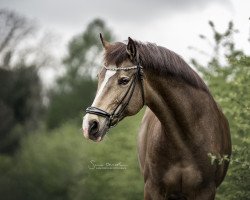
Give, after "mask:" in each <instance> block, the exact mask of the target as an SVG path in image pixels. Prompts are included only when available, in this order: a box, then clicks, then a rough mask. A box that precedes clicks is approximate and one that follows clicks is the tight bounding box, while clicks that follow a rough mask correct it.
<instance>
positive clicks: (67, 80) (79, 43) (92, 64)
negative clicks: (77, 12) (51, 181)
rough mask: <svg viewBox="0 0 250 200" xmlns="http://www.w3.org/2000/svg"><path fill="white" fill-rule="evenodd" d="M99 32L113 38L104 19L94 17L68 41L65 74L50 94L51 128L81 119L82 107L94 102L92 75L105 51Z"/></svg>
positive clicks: (49, 120)
mask: <svg viewBox="0 0 250 200" xmlns="http://www.w3.org/2000/svg"><path fill="white" fill-rule="evenodd" d="M99 33H103V34H104V36H105V38H107V39H108V40H113V38H114V37H113V35H112V33H111V31H110V30H109V29H108V28H107V26H106V24H105V22H104V21H102V20H101V19H95V20H93V21H92V22H91V23H90V24H89V25H88V26H87V28H86V30H85V31H84V32H83V33H81V34H79V35H76V36H75V37H73V39H72V40H71V41H70V42H69V45H68V55H67V56H66V57H65V58H64V59H63V64H64V66H65V73H64V74H63V75H62V76H60V77H58V79H57V84H56V88H55V89H53V90H52V91H51V94H50V105H49V107H48V114H47V117H46V122H47V127H48V128H55V127H57V126H59V125H60V124H62V123H63V122H65V121H67V120H69V119H75V118H78V119H81V117H80V115H82V111H83V108H84V107H86V106H87V105H89V104H90V103H91V101H92V99H93V97H94V95H95V91H96V80H95V79H94V78H93V74H96V70H97V69H98V68H99V66H100V62H99V63H98V61H100V58H101V51H102V45H101V42H100V39H99ZM98 58H99V59H98Z"/></svg>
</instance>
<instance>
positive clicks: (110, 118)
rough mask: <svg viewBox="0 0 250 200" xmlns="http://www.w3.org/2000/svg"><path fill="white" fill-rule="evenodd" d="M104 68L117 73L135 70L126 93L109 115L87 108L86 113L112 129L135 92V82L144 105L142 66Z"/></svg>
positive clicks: (96, 109) (95, 108) (102, 111)
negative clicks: (104, 120)
mask: <svg viewBox="0 0 250 200" xmlns="http://www.w3.org/2000/svg"><path fill="white" fill-rule="evenodd" d="M105 68H106V70H112V71H118V70H124V71H128V70H135V69H136V72H135V73H134V75H133V80H132V82H131V84H130V85H129V87H128V89H127V91H126V93H125V94H124V95H123V97H122V98H121V100H120V102H119V104H118V105H117V106H116V108H115V109H114V110H113V111H112V112H111V113H108V112H106V111H105V110H102V109H100V108H97V107H88V108H87V109H86V113H89V114H94V115H98V116H101V117H104V118H106V120H107V125H108V128H112V127H114V126H116V125H117V124H118V122H119V121H120V119H121V116H122V114H123V112H124V111H125V109H126V108H127V106H128V104H129V102H130V100H131V98H132V96H133V93H134V91H135V85H136V83H137V82H138V83H139V84H140V87H141V94H142V104H143V105H144V101H145V100H144V88H143V68H142V66H140V63H139V62H138V64H137V65H136V66H133V67H119V68H116V67H114V68H108V67H105ZM114 119H116V120H115V121H114Z"/></svg>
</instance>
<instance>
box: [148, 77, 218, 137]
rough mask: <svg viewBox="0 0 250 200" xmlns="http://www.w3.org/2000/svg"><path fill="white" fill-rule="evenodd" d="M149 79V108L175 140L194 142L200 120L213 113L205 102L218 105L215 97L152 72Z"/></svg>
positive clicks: (182, 82)
mask: <svg viewBox="0 0 250 200" xmlns="http://www.w3.org/2000/svg"><path fill="white" fill-rule="evenodd" d="M145 77H146V78H145V99H146V105H147V106H148V107H149V108H150V109H151V110H152V111H153V112H154V114H155V115H156V116H157V118H158V119H159V120H160V122H161V124H162V127H163V129H164V130H165V133H167V134H168V135H172V136H173V137H172V139H173V140H179V139H178V138H182V139H183V140H188V138H190V139H191V140H194V139H193V138H194V137H193V136H195V134H197V132H198V131H199V129H198V128H197V131H196V128H195V127H196V125H197V120H198V119H200V117H201V116H202V117H203V116H204V112H209V111H208V109H207V108H204V103H205V102H206V103H208V104H209V105H210V104H211V105H212V104H214V101H213V100H212V99H211V96H210V95H209V94H208V93H207V92H206V91H204V90H202V89H199V88H195V87H193V86H191V85H189V84H187V83H186V82H185V81H183V80H181V79H178V78H177V77H173V76H169V77H161V76H156V75H154V74H152V73H146V76H145ZM211 100H212V101H211ZM212 106H213V105H212ZM196 138H197V137H196Z"/></svg>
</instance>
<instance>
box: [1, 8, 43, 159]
mask: <svg viewBox="0 0 250 200" xmlns="http://www.w3.org/2000/svg"><path fill="white" fill-rule="evenodd" d="M0 18H1V20H0V30H1V31H0V153H6V154H13V153H14V152H15V151H16V150H17V148H18V147H19V142H20V138H21V137H22V136H23V135H24V134H26V133H27V132H28V131H31V130H34V129H35V128H37V125H38V123H39V120H40V119H41V118H40V117H41V114H42V109H43V105H42V95H41V92H42V85H41V81H40V77H39V75H38V67H39V66H38V64H37V63H28V62H26V61H27V56H28V55H29V54H31V53H32V52H30V51H28V53H25V54H23V53H22V55H21V53H20V52H18V51H17V50H16V49H17V47H18V45H19V44H20V43H21V42H22V41H24V40H25V39H27V38H30V34H31V33H34V26H33V24H32V23H31V22H30V21H29V20H27V19H26V18H25V17H22V16H19V15H17V14H16V13H15V12H11V11H8V10H4V9H0ZM18 57H21V59H20V60H19V59H17V58H18ZM13 60H16V61H15V62H13Z"/></svg>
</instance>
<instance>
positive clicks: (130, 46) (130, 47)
mask: <svg viewBox="0 0 250 200" xmlns="http://www.w3.org/2000/svg"><path fill="white" fill-rule="evenodd" d="M127 52H128V55H129V57H130V59H131V60H134V59H135V57H136V53H137V50H136V46H135V42H134V40H132V39H131V38H130V37H128V44H127Z"/></svg>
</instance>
